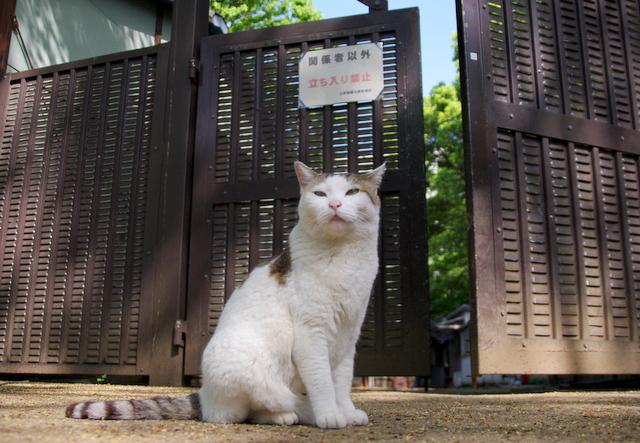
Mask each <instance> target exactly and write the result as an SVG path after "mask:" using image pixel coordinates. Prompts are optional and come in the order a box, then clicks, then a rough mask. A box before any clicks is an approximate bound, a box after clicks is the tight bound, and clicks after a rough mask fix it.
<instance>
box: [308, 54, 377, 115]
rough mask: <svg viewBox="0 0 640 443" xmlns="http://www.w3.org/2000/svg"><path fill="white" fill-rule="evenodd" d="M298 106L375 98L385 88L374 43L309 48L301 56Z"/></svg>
mask: <svg viewBox="0 0 640 443" xmlns="http://www.w3.org/2000/svg"><path fill="white" fill-rule="evenodd" d="M299 70H300V71H299V73H300V107H304V108H310V107H313V106H324V105H331V104H333V103H343V102H354V101H359V100H374V99H375V98H376V97H378V95H380V93H381V92H382V89H383V88H384V78H383V70H382V48H381V47H380V46H378V45H377V44H375V43H367V44H364V45H353V46H341V47H339V48H329V49H320V50H318V51H309V52H307V53H305V54H304V55H303V56H302V58H301V59H300V65H299Z"/></svg>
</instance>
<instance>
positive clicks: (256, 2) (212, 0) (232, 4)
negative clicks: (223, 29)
mask: <svg viewBox="0 0 640 443" xmlns="http://www.w3.org/2000/svg"><path fill="white" fill-rule="evenodd" d="M209 5H210V9H211V10H212V11H214V12H216V13H217V14H218V15H220V16H221V17H222V18H224V19H225V21H226V22H227V25H229V30H230V31H232V32H234V31H243V30H247V29H258V28H268V27H271V26H280V25H288V24H290V23H299V22H306V21H310V20H320V19H321V18H322V14H321V13H320V11H318V10H317V9H316V8H315V7H314V6H313V3H312V1H311V0H209Z"/></svg>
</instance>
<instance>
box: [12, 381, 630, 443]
mask: <svg viewBox="0 0 640 443" xmlns="http://www.w3.org/2000/svg"><path fill="white" fill-rule="evenodd" d="M192 391H193V390H192V389H187V388H158V387H141V386H120V385H89V384H62V383H34V382H2V381H0V441H1V442H3V443H9V442H24V441H34V442H38V443H46V442H80V441H109V442H159V441H163V442H164V441H167V442H174V441H175V442H181V443H184V442H191V441H193V442H199V441H207V442H217V441H221V442H222V441H224V442H240V441H256V442H263V441H266V442H285V441H296V442H298V441H324V442H347V441H354V442H355V441H447V442H449V441H464V442H494V441H497V440H510V441H518V442H532V441H640V392H638V391H629V392H553V393H540V394H507V395H447V394H432V393H428V394H425V393H415V392H390V391H361V392H356V393H355V394H354V400H355V402H356V403H357V404H358V405H359V406H360V407H362V408H363V409H364V410H365V411H367V412H368V413H369V420H370V423H369V425H368V426H365V427H357V428H347V429H344V430H327V431H322V430H320V429H317V428H312V427H308V426H290V427H287V426H259V425H212V424H208V423H200V422H197V421H172V420H169V421H91V420H72V419H67V418H65V417H64V410H65V407H66V406H67V405H68V404H69V403H71V402H77V401H81V400H85V399H104V400H107V399H128V398H145V397H153V396H157V395H184V394H186V393H189V392H192Z"/></svg>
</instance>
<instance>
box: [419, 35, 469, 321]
mask: <svg viewBox="0 0 640 443" xmlns="http://www.w3.org/2000/svg"><path fill="white" fill-rule="evenodd" d="M455 42H456V37H455V36H454V61H456V62H457V59H458V57H457V48H456V45H455ZM424 123H425V145H426V149H427V152H426V158H427V183H428V189H429V191H428V194H427V207H428V211H429V212H428V214H429V274H430V275H429V277H430V278H429V285H430V295H431V315H432V317H433V318H437V317H438V316H441V315H443V314H446V313H448V312H449V311H451V310H453V309H455V308H456V307H457V306H459V305H460V304H462V303H465V302H467V301H468V298H469V278H468V264H467V231H468V221H467V212H466V202H465V181H464V152H463V140H462V107H461V102H460V79H459V73H458V77H457V78H456V80H455V81H454V82H453V83H451V84H444V83H440V84H438V85H436V86H434V87H433V89H432V90H431V92H430V94H429V95H428V96H427V97H426V98H425V103H424Z"/></svg>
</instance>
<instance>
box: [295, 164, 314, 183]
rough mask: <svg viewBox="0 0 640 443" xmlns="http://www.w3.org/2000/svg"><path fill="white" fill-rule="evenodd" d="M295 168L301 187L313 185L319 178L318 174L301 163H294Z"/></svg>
mask: <svg viewBox="0 0 640 443" xmlns="http://www.w3.org/2000/svg"><path fill="white" fill-rule="evenodd" d="M293 167H294V168H295V170H296V177H298V183H300V187H303V186H307V185H309V184H311V183H313V182H314V181H315V180H316V178H317V177H318V173H316V172H315V171H314V170H313V169H311V168H310V167H308V166H307V165H305V164H304V163H302V162H300V161H295V162H293Z"/></svg>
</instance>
